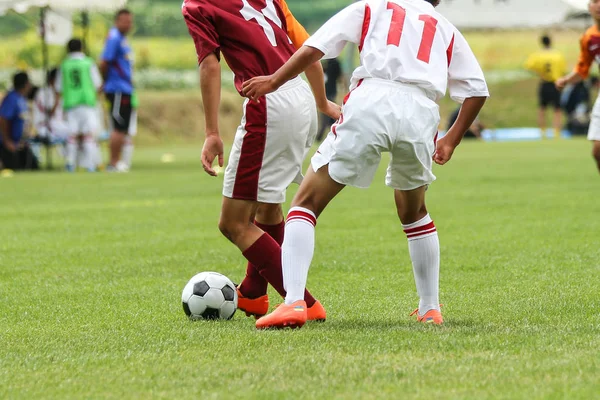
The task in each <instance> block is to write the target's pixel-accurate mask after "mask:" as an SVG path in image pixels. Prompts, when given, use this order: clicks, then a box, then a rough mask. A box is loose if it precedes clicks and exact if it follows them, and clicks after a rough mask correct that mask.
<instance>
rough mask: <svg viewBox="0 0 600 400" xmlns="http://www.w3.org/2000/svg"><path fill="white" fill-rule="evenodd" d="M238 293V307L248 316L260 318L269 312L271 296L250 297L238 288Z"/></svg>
mask: <svg viewBox="0 0 600 400" xmlns="http://www.w3.org/2000/svg"><path fill="white" fill-rule="evenodd" d="M237 294H238V308H239V309H240V310H241V311H244V312H245V313H246V316H248V317H249V316H253V317H254V318H256V319H259V318H260V317H262V316H263V315H266V314H267V313H268V312H269V296H268V295H266V294H265V295H264V296H260V297H258V298H256V299H249V298H248V297H244V296H243V295H242V292H240V289H238V290H237Z"/></svg>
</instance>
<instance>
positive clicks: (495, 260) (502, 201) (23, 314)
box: [0, 140, 600, 399]
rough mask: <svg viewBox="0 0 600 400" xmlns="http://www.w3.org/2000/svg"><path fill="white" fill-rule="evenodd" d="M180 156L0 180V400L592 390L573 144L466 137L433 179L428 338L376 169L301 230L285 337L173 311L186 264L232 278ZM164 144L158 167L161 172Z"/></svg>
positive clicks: (208, 205)
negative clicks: (437, 250) (294, 327)
mask: <svg viewBox="0 0 600 400" xmlns="http://www.w3.org/2000/svg"><path fill="white" fill-rule="evenodd" d="M199 148H200V146H194V147H191V146H188V147H186V148H175V149H170V150H166V149H145V150H140V151H138V153H137V154H136V156H137V160H136V168H135V172H133V173H131V174H129V175H107V174H84V173H80V174H75V175H68V174H63V173H60V174H59V173H52V174H48V173H39V174H17V175H16V176H15V177H13V178H11V179H0V188H1V191H2V203H3V206H2V208H0V218H1V220H2V232H3V233H2V241H1V242H0V265H1V266H2V268H0V343H1V344H2V345H1V346H0V398H3V399H9V398H10V399H13V398H15V399H18V398H65V399H66V398H73V399H75V398H114V399H121V398H192V397H200V398H260V399H270V398H272V399H279V398H344V399H346V398H361V399H365V398H373V399H375V398H403V399H407V398H424V397H426V396H427V397H431V398H478V399H480V398H510V399H516V398H523V399H536V398H569V399H577V398H581V399H590V398H594V396H597V394H598V390H599V389H600V368H599V366H600V357H599V356H598V347H600V319H599V300H598V293H599V292H600V281H599V280H598V276H599V272H600V262H599V261H598V260H600V251H599V248H598V238H597V236H598V232H599V231H600V220H599V219H598V218H597V216H598V213H599V212H600V205H599V203H598V198H599V196H600V187H599V186H598V184H597V182H598V175H597V173H596V171H595V170H594V167H593V164H592V161H591V159H590V157H589V152H590V151H589V150H590V149H589V143H587V142H585V141H583V140H573V141H554V142H537V143H466V144H464V145H463V146H461V147H460V148H459V150H458V152H457V154H456V158H455V160H453V162H452V163H451V164H449V165H448V166H446V167H443V168H436V173H437V175H438V178H439V181H438V182H436V183H435V184H434V185H433V186H432V187H431V189H430V191H429V193H428V204H429V208H430V212H431V214H432V216H433V218H434V219H435V221H436V224H437V227H438V230H439V232H440V238H441V250H442V302H443V303H445V307H444V316H445V318H446V320H447V323H446V325H445V326H443V327H433V326H425V325H421V324H417V323H416V322H414V321H413V320H412V319H410V318H409V317H408V314H409V313H410V312H411V311H412V310H413V308H414V307H415V306H416V305H417V297H416V294H415V288H414V283H413V277H412V271H411V267H410V261H409V257H408V252H407V245H406V239H405V238H404V235H403V234H402V231H401V227H400V225H399V224H398V222H397V220H396V216H395V212H394V208H393V201H392V193H391V191H390V190H388V189H386V188H385V187H384V186H383V184H382V180H383V174H384V170H383V169H381V170H380V171H379V174H378V176H377V178H376V181H375V183H374V185H373V187H372V188H371V189H370V190H368V191H365V190H355V189H347V190H346V191H345V192H344V193H343V194H342V195H341V197H340V198H338V199H337V201H335V202H334V203H333V204H332V205H331V206H330V208H329V209H328V210H327V211H326V212H325V214H324V215H323V216H322V218H321V219H320V221H319V225H318V229H317V251H316V256H315V260H314V264H313V268H312V270H311V274H310V277H309V286H310V288H311V289H312V290H313V292H314V293H315V294H316V295H317V296H318V298H319V299H321V300H322V302H323V303H324V305H325V306H326V307H327V309H328V312H329V319H328V321H327V322H326V323H324V324H308V325H307V326H305V328H303V329H302V330H298V331H284V332H257V331H255V330H254V321H253V320H251V319H249V318H246V317H244V316H242V315H241V313H238V314H236V316H235V317H234V320H232V321H228V322H204V321H202V322H190V321H188V320H187V318H186V317H185V316H184V313H183V311H182V309H181V304H180V293H181V290H182V288H183V286H184V284H185V283H186V281H187V280H188V279H189V278H190V277H191V276H193V275H194V274H195V273H196V272H199V271H204V270H215V271H218V272H221V273H224V274H226V275H227V276H229V277H230V278H232V279H233V280H236V281H239V280H240V279H241V278H242V276H243V272H244V262H243V259H242V257H241V255H240V254H239V252H238V251H237V250H236V249H235V248H234V247H233V246H232V245H231V244H229V243H228V242H227V241H226V240H225V239H224V238H222V237H221V236H220V234H219V233H218V230H217V227H216V222H217V219H218V215H219V205H220V201H221V196H220V179H210V178H209V177H207V176H205V175H204V174H203V172H201V167H200V165H199V162H198V153H199ZM163 151H172V152H173V153H174V154H175V155H176V157H177V161H176V162H175V163H173V164H160V163H159V162H158V160H159V159H160V156H161V154H162V153H163ZM271 294H272V296H271V299H272V301H273V302H275V303H277V302H278V301H279V299H278V298H277V297H276V296H274V295H273V293H271Z"/></svg>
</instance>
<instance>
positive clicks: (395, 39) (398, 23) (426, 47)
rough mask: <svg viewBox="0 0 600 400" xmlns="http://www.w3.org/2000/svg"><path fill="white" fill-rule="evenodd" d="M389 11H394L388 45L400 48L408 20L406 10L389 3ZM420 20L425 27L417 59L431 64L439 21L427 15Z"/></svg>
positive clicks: (421, 16)
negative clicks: (432, 48) (405, 23)
mask: <svg viewBox="0 0 600 400" xmlns="http://www.w3.org/2000/svg"><path fill="white" fill-rule="evenodd" d="M387 9H388V10H392V23H391V24H390V30H389V32H388V38H387V44H388V46H396V47H399V46H400V39H401V38H402V30H403V29H404V22H405V20H406V10H405V9H404V8H403V7H401V6H400V5H398V4H396V3H392V2H388V3H387ZM419 20H420V21H423V24H424V25H423V35H422V36H421V44H420V45H419V52H418V53H417V59H418V60H420V61H423V62H424V63H427V64H429V59H430V57H431V47H432V45H433V38H434V37H435V33H436V31H437V24H438V21H437V19H435V18H433V17H432V16H431V15H427V14H422V15H419Z"/></svg>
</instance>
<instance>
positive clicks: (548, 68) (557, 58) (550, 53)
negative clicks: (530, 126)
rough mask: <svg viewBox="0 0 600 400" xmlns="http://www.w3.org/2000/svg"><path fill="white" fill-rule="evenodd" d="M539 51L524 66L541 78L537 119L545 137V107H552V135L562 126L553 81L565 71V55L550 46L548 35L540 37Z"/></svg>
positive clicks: (557, 96) (558, 101) (558, 131)
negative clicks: (540, 47) (540, 45)
mask: <svg viewBox="0 0 600 400" xmlns="http://www.w3.org/2000/svg"><path fill="white" fill-rule="evenodd" d="M541 42H542V47H543V49H542V50H541V51H538V52H535V53H533V54H531V55H530V56H529V58H528V59H527V62H526V63H525V68H526V69H528V70H530V71H532V72H535V73H536V74H537V75H538V76H539V77H540V79H541V82H540V86H539V92H538V96H539V113H538V121H539V126H540V130H541V131H542V138H544V137H546V126H547V125H546V109H547V108H548V107H552V108H554V123H553V126H554V136H555V137H556V136H560V131H561V128H562V111H561V109H560V91H559V90H558V89H557V88H556V86H555V82H556V81H557V80H558V79H559V78H560V77H562V76H563V75H564V74H565V73H566V71H567V62H566V60H565V57H564V56H563V55H562V53H560V52H559V51H558V50H554V49H553V48H552V40H551V39H550V37H549V36H548V35H544V36H542V38H541Z"/></svg>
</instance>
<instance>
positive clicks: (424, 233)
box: [406, 227, 437, 239]
mask: <svg viewBox="0 0 600 400" xmlns="http://www.w3.org/2000/svg"><path fill="white" fill-rule="evenodd" d="M434 232H437V229H435V227H434V228H433V229H430V230H428V231H423V232H418V233H413V234H412V235H406V237H407V238H409V239H412V238H416V237H419V236H425V235H429V234H430V233H434Z"/></svg>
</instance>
